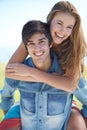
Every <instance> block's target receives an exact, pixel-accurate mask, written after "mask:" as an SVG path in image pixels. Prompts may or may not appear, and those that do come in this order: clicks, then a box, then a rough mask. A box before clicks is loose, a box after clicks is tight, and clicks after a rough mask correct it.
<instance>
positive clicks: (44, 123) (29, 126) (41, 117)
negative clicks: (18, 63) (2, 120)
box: [2, 53, 72, 130]
mask: <svg viewBox="0 0 87 130" xmlns="http://www.w3.org/2000/svg"><path fill="white" fill-rule="evenodd" d="M52 60H53V63H52V66H51V67H50V69H49V70H48V73H52V72H58V74H62V71H61V69H60V66H59V64H58V59H57V57H56V55H55V54H54V53H52ZM25 64H26V65H29V66H31V67H34V64H33V62H32V59H31V58H28V59H27V60H26V61H25ZM17 88H18V89H19V91H20V114H21V121H22V130H66V123H67V120H68V117H69V115H70V110H71V104H72V94H71V93H68V92H65V91H62V90H60V89H57V88H54V87H52V86H50V85H48V84H44V83H35V82H25V81H17V80H12V79H6V82H5V85H4V88H3V92H2V109H3V110H7V109H9V108H10V107H11V105H12V104H13V103H14V99H13V93H14V91H15V90H16V89H17Z"/></svg>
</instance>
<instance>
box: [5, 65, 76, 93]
mask: <svg viewBox="0 0 87 130" xmlns="http://www.w3.org/2000/svg"><path fill="white" fill-rule="evenodd" d="M6 76H7V77H10V78H15V79H16V77H17V76H19V78H20V79H19V80H24V81H30V77H31V78H33V79H34V80H35V82H44V83H46V84H49V85H51V86H54V87H55V88H58V89H61V90H65V91H67V92H71V93H72V92H73V91H74V90H75V88H76V86H75V84H74V80H73V78H69V77H66V76H60V75H58V74H52V73H51V74H49V73H46V72H44V71H41V70H39V69H36V68H31V67H29V66H27V65H24V64H20V63H14V64H11V65H10V64H9V65H8V66H7V68H6ZM21 76H22V79H21Z"/></svg>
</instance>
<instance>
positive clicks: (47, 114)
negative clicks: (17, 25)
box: [1, 1, 87, 130]
mask: <svg viewBox="0 0 87 130" xmlns="http://www.w3.org/2000/svg"><path fill="white" fill-rule="evenodd" d="M49 29H50V33H51V37H52V41H51V38H50V33H49ZM77 34H78V35H77ZM22 42H23V43H24V44H23V43H22V44H21V45H20V47H19V48H18V50H17V51H16V52H15V54H14V55H13V57H12V58H11V60H10V61H9V64H8V65H7V68H6V76H7V77H8V78H13V79H17V80H23V81H17V80H12V79H6V82H5V85H4V88H3V90H4V91H3V93H2V107H3V110H6V111H7V110H8V109H9V108H10V107H11V105H12V104H13V103H14V101H13V92H14V90H15V89H16V88H18V89H19V91H20V107H19V105H17V106H16V107H13V108H17V107H18V113H19V112H20V115H19V117H21V124H22V130H28V129H31V130H35V129H36V130H43V129H45V130H54V129H55V130H66V129H67V130H73V129H74V130H75V129H76V130H77V129H79V130H83V129H84V130H86V123H85V121H84V118H83V117H82V116H81V114H80V113H79V112H78V111H75V110H73V111H72V113H71V116H70V112H71V104H72V93H73V92H74V91H75V95H76V96H77V97H78V98H79V100H80V101H82V103H83V110H82V114H83V115H84V117H87V102H86V101H87V97H86V93H84V95H83V92H86V91H87V90H86V89H87V88H86V87H87V84H86V82H85V80H84V79H83V78H81V73H82V60H83V59H82V58H83V57H84V55H85V49H86V42H85V40H84V36H83V32H82V28H81V19H80V16H79V14H78V12H77V10H76V8H75V7H74V6H73V5H72V4H71V3H70V2H67V1H60V2H58V3H56V4H55V5H54V7H53V8H52V10H51V11H50V13H49V15H48V17H47V24H45V23H42V22H39V21H30V22H28V23H27V24H25V26H24V28H23V30H22ZM50 48H51V50H50ZM54 52H55V53H54ZM28 53H29V55H30V56H31V57H30V58H29V59H27V60H25V62H24V64H21V63H14V62H23V61H24V59H25V58H26V56H27V55H28ZM10 63H11V64H10ZM29 66H30V67H29ZM78 80H79V81H78ZM78 82H79V83H78ZM77 83H78V85H77ZM77 86H78V87H77ZM76 87H77V88H76ZM84 90H86V91H84ZM13 108H11V110H12V109H13ZM19 108H20V110H19ZM15 110H16V109H15ZM8 115H9V112H8ZM75 117H76V118H75ZM74 118H75V119H76V120H75V119H74ZM77 119H80V120H77ZM67 122H68V125H67ZM78 123H79V124H80V125H79V126H78ZM2 124H3V121H2V123H1V125H2ZM51 124H53V125H51ZM66 126H67V128H66ZM2 128H3V127H2ZM3 130H5V129H3Z"/></svg>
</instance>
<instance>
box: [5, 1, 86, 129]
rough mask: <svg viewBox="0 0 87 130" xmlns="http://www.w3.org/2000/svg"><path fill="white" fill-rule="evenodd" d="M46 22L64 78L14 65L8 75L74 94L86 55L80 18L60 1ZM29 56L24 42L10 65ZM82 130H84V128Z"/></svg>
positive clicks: (76, 12)
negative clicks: (42, 83) (30, 78)
mask: <svg viewBox="0 0 87 130" xmlns="http://www.w3.org/2000/svg"><path fill="white" fill-rule="evenodd" d="M47 23H48V24H49V27H50V32H51V36H52V39H53V50H54V51H55V52H56V54H57V55H58V59H59V63H60V65H61V68H62V70H63V72H64V74H63V75H62V76H60V75H58V74H48V73H45V72H43V71H40V70H37V69H32V68H30V67H27V66H25V65H22V64H11V66H10V64H8V65H7V68H6V76H7V77H11V78H14V75H15V76H16V77H17V79H18V78H19V76H20V75H21V76H23V78H24V79H23V80H26V81H29V78H28V76H31V77H32V78H33V79H34V80H32V81H36V82H44V83H47V84H49V85H52V86H54V87H56V88H58V89H62V90H65V91H67V92H71V93H73V92H74V90H75V89H76V87H77V84H78V80H79V78H80V76H81V70H82V62H83V57H84V56H85V52H86V51H85V50H86V41H85V39H84V36H83V31H82V27H81V18H80V15H79V14H78V11H77V10H76V8H75V7H74V6H73V5H72V4H71V3H70V2H67V1H60V2H58V3H56V4H55V5H54V7H53V8H52V10H51V11H50V13H49V14H48V16H47ZM77 34H78V35H77ZM21 52H22V55H21ZM27 55H28V52H27V50H26V49H25V47H24V45H23V43H21V45H20V46H19V48H18V49H17V51H16V52H15V53H14V55H13V56H12V58H11V59H10V61H9V63H14V62H23V61H24V59H25V58H26V57H27ZM37 75H38V76H37ZM20 80H21V79H20ZM77 125H78V123H77ZM80 126H81V125H80ZM82 128H83V127H82ZM83 129H84V130H85V126H84V128H83ZM74 130H75V129H74Z"/></svg>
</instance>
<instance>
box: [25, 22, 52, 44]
mask: <svg viewBox="0 0 87 130" xmlns="http://www.w3.org/2000/svg"><path fill="white" fill-rule="evenodd" d="M37 32H39V33H42V34H44V35H45V36H46V37H47V39H48V40H49V43H51V41H52V39H51V35H50V29H49V26H48V24H47V23H44V22H41V21H38V20H31V21H29V22H27V23H26V24H25V25H24V26H23V29H22V41H23V43H24V44H25V46H26V44H27V42H28V39H29V38H30V37H31V36H32V35H34V34H35V33H37Z"/></svg>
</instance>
